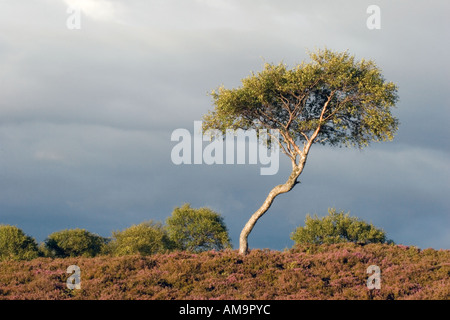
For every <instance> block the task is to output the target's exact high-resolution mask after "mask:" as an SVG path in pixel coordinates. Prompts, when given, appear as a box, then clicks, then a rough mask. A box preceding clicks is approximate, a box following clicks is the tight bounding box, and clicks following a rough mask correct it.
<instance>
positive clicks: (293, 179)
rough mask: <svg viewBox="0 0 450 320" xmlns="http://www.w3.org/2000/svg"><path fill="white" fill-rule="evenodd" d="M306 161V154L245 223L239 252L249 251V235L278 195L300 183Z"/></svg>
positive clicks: (240, 238)
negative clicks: (299, 178)
mask: <svg viewBox="0 0 450 320" xmlns="http://www.w3.org/2000/svg"><path fill="white" fill-rule="evenodd" d="M305 162H306V155H304V156H302V158H301V159H300V162H299V164H298V165H293V168H292V172H291V175H290V176H289V178H288V180H287V181H286V182H285V183H284V184H280V185H278V186H276V187H275V188H273V189H272V190H271V191H270V192H269V195H268V196H267V198H266V200H265V201H264V203H263V204H262V206H261V207H260V208H259V209H258V210H257V211H256V212H255V213H253V215H252V216H251V217H250V219H249V220H248V222H247V223H246V224H245V226H244V228H243V229H242V231H241V235H240V237H239V253H240V254H241V255H246V254H247V253H248V236H249V234H250V232H251V231H252V229H253V227H254V226H255V224H256V222H257V221H258V219H259V218H261V217H262V215H263V214H264V213H266V211H267V210H268V209H269V208H270V206H271V205H272V203H273V200H274V199H275V198H276V197H277V196H278V195H280V194H282V193H286V192H289V191H291V190H292V188H293V187H294V186H295V185H296V184H297V183H298V181H297V178H298V177H299V176H300V174H301V173H302V171H303V167H304V165H305Z"/></svg>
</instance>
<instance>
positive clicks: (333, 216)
mask: <svg viewBox="0 0 450 320" xmlns="http://www.w3.org/2000/svg"><path fill="white" fill-rule="evenodd" d="M291 239H292V240H294V242H295V243H296V244H323V243H326V244H333V243H341V242H355V243H385V242H388V241H387V239H386V234H385V232H384V231H383V230H381V229H378V228H375V227H374V226H373V225H372V224H367V223H366V222H364V221H362V220H359V219H358V218H356V217H350V216H349V213H344V212H343V211H341V212H339V213H338V212H336V209H334V208H330V209H328V215H327V216H325V217H323V218H322V219H319V218H318V217H317V215H316V214H315V215H314V217H313V218H312V217H311V216H310V215H309V214H308V215H307V216H306V219H305V226H304V227H302V226H300V227H298V228H297V229H296V230H295V231H294V232H293V233H292V234H291ZM389 242H392V241H390V240H389Z"/></svg>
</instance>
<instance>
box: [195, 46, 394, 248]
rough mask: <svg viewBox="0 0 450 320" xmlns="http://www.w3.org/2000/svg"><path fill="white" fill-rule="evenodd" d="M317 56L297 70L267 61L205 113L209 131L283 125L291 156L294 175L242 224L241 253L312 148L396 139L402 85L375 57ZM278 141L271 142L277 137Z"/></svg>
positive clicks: (219, 93)
mask: <svg viewBox="0 0 450 320" xmlns="http://www.w3.org/2000/svg"><path fill="white" fill-rule="evenodd" d="M310 57H311V60H312V61H311V62H310V63H302V64H300V65H297V66H295V67H294V68H293V69H287V67H286V65H284V64H278V65H273V64H266V65H265V67H264V70H263V71H261V72H259V73H256V74H255V73H252V74H251V75H250V76H249V77H248V78H245V79H243V80H242V86H241V87H239V88H235V89H226V88H225V87H223V86H222V87H219V88H218V90H215V91H213V92H212V98H213V101H214V105H215V108H214V110H212V111H211V112H210V113H209V114H207V115H205V116H204V118H203V130H205V131H206V130H209V129H211V130H216V131H217V130H218V131H219V132H221V133H222V134H223V135H224V136H225V133H226V130H227V129H233V130H237V129H244V130H249V129H256V130H257V131H258V130H259V129H266V130H268V131H269V130H271V129H278V131H279V134H280V137H279V139H277V141H275V143H278V145H279V146H280V149H281V151H282V152H284V153H285V154H286V155H287V156H288V157H289V158H290V160H291V163H292V172H291V174H290V176H289V177H288V179H287V181H286V182H285V183H283V184H280V185H278V186H276V187H274V188H273V189H272V190H271V191H270V192H269V194H268V195H267V197H266V199H265V200H264V202H263V204H262V205H261V207H260V208H259V209H258V210H257V211H256V212H254V213H253V215H252V216H251V217H250V219H249V220H248V222H247V223H246V224H245V226H244V228H243V229H242V232H241V235H240V238H239V252H240V253H241V254H246V253H247V252H248V236H249V234H250V232H251V231H252V229H253V227H254V226H255V224H256V222H257V221H258V219H259V218H260V217H261V216H262V215H263V214H264V213H265V212H266V211H267V210H268V209H269V208H270V206H271V205H272V202H273V201H274V199H275V197H277V196H278V195H280V194H283V193H286V192H289V191H290V190H292V188H294V186H295V185H296V184H298V180H297V179H298V177H299V176H300V174H301V173H302V171H303V168H304V166H305V163H306V159H307V157H308V154H309V151H310V149H311V146H312V145H313V144H315V143H319V144H325V145H330V146H349V147H350V146H355V147H358V148H363V147H365V146H368V145H369V144H370V142H372V141H387V140H392V139H393V137H394V133H395V132H396V130H397V127H398V120H397V119H396V118H395V117H394V116H393V115H392V114H391V109H392V107H394V106H395V103H396V102H397V99H398V97H397V86H396V85H395V84H394V83H392V82H387V81H385V79H384V78H383V76H382V74H381V71H380V69H379V68H378V67H377V66H376V64H375V63H374V62H373V61H368V60H364V59H363V60H361V61H356V60H355V58H354V56H351V55H350V54H349V53H348V52H342V53H339V52H333V51H331V50H328V49H324V50H318V51H317V52H315V53H311V54H310ZM271 141H272V140H271Z"/></svg>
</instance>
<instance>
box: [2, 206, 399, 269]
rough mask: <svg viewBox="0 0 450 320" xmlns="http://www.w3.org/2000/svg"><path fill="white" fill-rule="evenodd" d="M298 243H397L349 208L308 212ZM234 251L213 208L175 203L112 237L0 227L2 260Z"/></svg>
mask: <svg viewBox="0 0 450 320" xmlns="http://www.w3.org/2000/svg"><path fill="white" fill-rule="evenodd" d="M291 239H292V240H293V241H294V245H299V244H333V243H341V242H353V243H361V244H368V243H393V241H392V240H387V238H386V234H385V232H384V231H383V230H382V229H378V228H376V227H374V226H373V225H372V224H368V223H366V222H365V221H362V220H360V219H358V218H356V217H351V216H350V215H349V213H344V211H340V212H337V211H336V209H334V208H330V209H329V210H328V215H327V216H325V217H323V218H319V217H317V215H314V217H311V216H310V215H309V214H308V215H307V216H306V220H305V226H299V227H298V228H296V229H295V231H294V232H293V233H292V234H291ZM227 248H228V249H231V248H232V245H231V240H230V237H229V234H228V229H227V227H226V225H225V222H224V219H223V218H222V216H221V215H220V214H219V213H217V212H214V211H213V210H211V209H210V208H207V207H203V208H198V209H195V208H192V207H191V206H190V204H188V203H186V204H184V205H183V206H181V207H176V208H175V209H174V210H173V212H172V214H171V216H169V217H168V218H167V219H166V224H165V225H164V224H163V223H161V222H154V221H152V220H149V221H145V222H142V223H140V224H137V225H132V226H130V227H129V228H126V229H124V230H121V231H113V232H112V236H111V237H109V238H105V237H101V236H99V235H97V234H94V233H91V232H89V231H87V230H85V229H79V228H77V229H66V230H61V231H57V232H54V233H52V234H50V235H49V236H48V237H47V238H46V239H45V240H44V242H42V243H40V244H39V245H38V244H37V243H36V241H35V240H34V239H33V238H32V237H30V236H28V235H26V234H24V232H23V231H22V230H21V229H19V228H18V227H16V226H9V225H0V261H3V260H31V259H35V258H38V257H52V258H68V257H79V256H82V257H96V256H99V255H109V256H123V255H133V254H140V255H153V254H157V253H167V252H171V251H174V250H176V251H188V252H193V253H199V252H203V251H210V250H223V249H227Z"/></svg>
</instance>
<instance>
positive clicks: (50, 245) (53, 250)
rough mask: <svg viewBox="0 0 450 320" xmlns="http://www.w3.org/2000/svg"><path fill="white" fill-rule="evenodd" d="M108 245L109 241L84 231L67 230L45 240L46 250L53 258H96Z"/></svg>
mask: <svg viewBox="0 0 450 320" xmlns="http://www.w3.org/2000/svg"><path fill="white" fill-rule="evenodd" d="M106 243H107V239H105V238H103V237H100V236H98V235H96V234H93V233H91V232H89V231H86V230H84V229H71V230H67V229H66V230H62V231H57V232H54V233H52V234H51V235H49V236H48V238H47V239H46V240H45V248H46V250H47V255H49V256H51V257H57V258H65V257H78V256H84V257H94V256H96V255H98V254H99V253H100V252H101V251H102V249H103V247H104V245H105V244H106Z"/></svg>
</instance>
